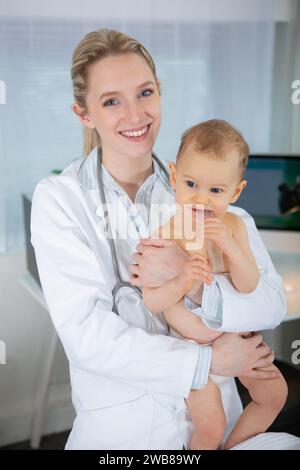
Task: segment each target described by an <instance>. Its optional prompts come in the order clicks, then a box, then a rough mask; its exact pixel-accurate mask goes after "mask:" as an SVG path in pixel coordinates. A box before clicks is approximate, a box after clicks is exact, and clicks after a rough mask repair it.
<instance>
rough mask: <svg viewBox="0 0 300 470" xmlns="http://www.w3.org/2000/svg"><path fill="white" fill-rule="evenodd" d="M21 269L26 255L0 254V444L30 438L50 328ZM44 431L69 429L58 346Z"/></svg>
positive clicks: (67, 394) (64, 374) (67, 396)
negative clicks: (0, 358) (0, 351)
mask: <svg viewBox="0 0 300 470" xmlns="http://www.w3.org/2000/svg"><path fill="white" fill-rule="evenodd" d="M25 273H26V267H25V255H24V254H23V253H21V254H14V255H0V339H1V340H4V341H5V343H6V364H5V365H1V364H0V447H1V446H2V445H7V444H10V443H13V442H18V441H23V440H27V439H29V437H30V433H31V425H32V417H33V411H34V405H35V399H36V395H37V393H38V387H39V381H40V377H41V373H40V372H41V370H42V369H43V366H44V363H45V359H46V357H47V347H48V342H49V339H50V333H51V331H52V324H51V322H50V317H49V314H48V313H47V312H46V311H45V310H44V309H43V308H42V307H40V306H39V305H38V304H37V302H36V301H35V300H34V299H33V298H32V297H31V296H30V294H29V293H28V292H27V291H26V290H25V289H24V287H23V286H22V285H21V283H20V282H19V278H20V276H22V275H23V274H25ZM51 383H52V385H51V388H50V393H49V407H48V409H47V413H46V419H45V433H47V434H49V433H52V432H57V431H61V430H66V429H70V427H71V424H72V421H73V416H74V412H73V408H72V405H71V402H70V390H69V385H68V367H67V362H66V359H65V356H64V353H63V352H62V349H61V347H59V348H58V351H57V356H56V358H55V365H54V368H53V374H52V378H51Z"/></svg>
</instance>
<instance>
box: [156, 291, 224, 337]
mask: <svg viewBox="0 0 300 470" xmlns="http://www.w3.org/2000/svg"><path fill="white" fill-rule="evenodd" d="M164 316H165V318H166V320H167V322H168V324H169V325H170V326H171V327H172V328H173V329H174V330H176V331H177V332H178V333H180V334H181V335H182V336H184V337H185V338H187V339H192V340H194V341H197V343H199V344H206V343H210V342H212V341H214V340H215V339H216V338H218V337H219V336H221V334H222V333H223V332H222V331H215V330H211V329H210V328H208V327H207V326H206V325H205V324H204V323H203V321H202V320H201V318H200V317H199V316H198V315H195V314H194V313H193V312H191V311H190V310H188V309H187V308H186V307H185V305H184V300H183V299H181V300H180V301H179V302H177V304H175V305H173V306H172V307H170V308H168V309H166V310H165V311H164Z"/></svg>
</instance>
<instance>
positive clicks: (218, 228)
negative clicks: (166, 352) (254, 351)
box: [142, 119, 287, 450]
mask: <svg viewBox="0 0 300 470" xmlns="http://www.w3.org/2000/svg"><path fill="white" fill-rule="evenodd" d="M248 153H249V149H248V145H247V144H246V142H245V141H244V139H243V137H242V136H241V134H240V133H239V132H238V131H237V130H236V129H235V128H233V127H232V126H231V125H230V124H228V123H227V122H225V121H221V120H216V119H213V120H210V121H206V122H203V123H201V124H198V125H196V126H193V127H192V128H190V129H188V130H187V131H186V132H185V133H184V135H183V137H182V141H181V145H180V147H179V151H178V154H177V159H176V165H175V164H174V163H172V162H171V163H170V183H171V186H172V187H173V189H174V190H175V192H176V204H177V206H176V207H177V211H176V213H175V215H174V216H172V217H171V219H170V220H169V221H168V222H167V223H166V224H165V225H163V226H161V227H159V229H157V231H156V232H155V233H154V234H153V235H154V236H158V237H160V238H171V239H174V240H176V242H177V243H178V245H179V246H180V247H181V248H182V249H183V250H185V251H186V252H187V254H188V255H189V258H188V259H187V261H186V263H185V266H184V269H183V271H182V273H181V274H180V275H179V276H177V277H176V278H174V279H171V280H170V281H167V282H166V283H164V284H163V285H161V286H160V287H156V288H149V287H143V289H142V293H143V299H144V302H145V304H146V305H147V307H148V308H149V309H150V310H151V311H152V313H154V314H158V313H161V312H163V313H164V316H165V318H166V320H167V322H168V324H169V325H170V326H171V327H172V328H173V330H175V331H176V332H178V333H179V334H180V335H182V336H183V337H185V338H187V339H191V340H194V341H197V342H198V343H199V344H207V343H209V342H212V341H214V339H216V338H217V337H218V336H220V335H221V334H222V333H221V332H218V331H215V330H212V329H210V328H208V327H207V326H206V325H205V324H204V322H203V321H202V320H201V318H200V317H199V316H197V315H195V314H194V313H192V312H191V311H190V310H188V309H187V308H185V306H184V300H183V299H184V296H186V295H187V296H188V297H189V298H191V299H192V300H194V301H195V302H196V303H198V304H199V305H201V300H202V292H203V285H204V283H206V284H210V283H211V282H212V271H213V272H214V273H221V272H224V273H229V275H230V278H231V282H232V283H233V285H234V287H235V288H236V289H237V291H238V292H241V293H244V294H251V292H253V291H254V290H255V289H256V286H257V284H258V281H259V270H258V268H257V265H256V261H255V258H254V256H253V254H252V252H251V249H250V246H249V241H248V234H247V229H246V227H245V225H244V223H243V221H242V219H241V218H240V217H239V216H237V215H235V214H233V213H231V212H228V206H229V204H232V203H235V202H236V201H237V200H238V198H239V196H240V194H241V192H242V191H243V189H244V188H245V187H246V184H247V182H246V181H245V180H244V179H243V174H244V170H245V167H246V165H247V161H248ZM182 214H184V217H182ZM188 215H189V216H190V225H189V226H190V228H191V230H190V232H191V233H193V232H194V234H195V235H194V239H191V235H190V233H189V236H188V237H187V236H186V234H185V231H184V230H183V220H185V218H186V216H188ZM200 221H202V222H203V223H200ZM182 232H183V233H182ZM196 234H197V235H196ZM203 236H204V243H202V244H201V243H200V242H201V237H202V239H203ZM192 242H193V243H192ZM209 247H212V248H213V247H215V249H214V250H213V251H215V252H219V253H220V254H221V256H220V257H221V260H222V261H223V262H222V263H219V267H217V268H215V269H214V266H213V263H212V259H211V254H210V253H209V250H208V249H209ZM246 301H247V296H245V302H246ZM262 314H263V312H262ZM270 368H271V369H276V367H275V366H274V365H272V366H270ZM239 380H240V381H241V383H242V384H243V385H244V386H245V387H246V388H247V389H248V391H249V393H250V396H251V399H252V401H251V403H250V404H249V405H248V406H247V407H246V408H245V409H244V411H243V413H242V415H241V417H240V418H239V420H238V421H237V423H236V424H235V426H234V428H233V430H232V432H231V433H230V435H229V436H228V438H227V440H226V442H225V445H224V448H225V449H230V448H231V447H233V446H234V445H236V444H238V443H239V442H242V441H244V440H245V439H247V438H249V437H251V436H254V435H256V434H258V433H261V432H265V431H266V430H267V428H268V427H269V426H270V425H271V424H272V422H273V421H274V419H275V418H276V416H277V415H278V413H279V412H280V410H281V409H282V407H283V406H284V403H285V401H286V397H287V385H286V382H285V380H284V378H283V376H282V375H281V374H280V375H279V376H278V377H277V378H274V379H268V380H264V379H254V378H249V377H239ZM216 382H218V378H216V377H215V376H214V377H210V378H209V380H208V383H207V385H206V386H205V387H204V388H203V389H200V390H192V391H191V392H190V394H189V396H188V398H187V406H188V409H189V411H190V414H191V418H192V421H193V424H194V433H193V435H192V439H191V443H190V448H191V449H194V450H196V449H202V450H204V449H217V448H218V447H219V446H220V443H221V441H222V438H223V434H224V430H225V426H226V418H225V413H224V409H223V404H222V398H221V392H220V389H219V386H218V385H217V383H216Z"/></svg>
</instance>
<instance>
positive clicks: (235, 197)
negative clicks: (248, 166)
mask: <svg viewBox="0 0 300 470" xmlns="http://www.w3.org/2000/svg"><path fill="white" fill-rule="evenodd" d="M246 186H247V181H246V180H242V181H241V182H240V183H239V184H238V186H237V187H236V189H235V191H234V193H233V195H232V196H231V199H230V204H233V203H234V202H236V201H237V200H238V198H239V197H240V195H241V193H242V191H243V190H244V189H245V187H246Z"/></svg>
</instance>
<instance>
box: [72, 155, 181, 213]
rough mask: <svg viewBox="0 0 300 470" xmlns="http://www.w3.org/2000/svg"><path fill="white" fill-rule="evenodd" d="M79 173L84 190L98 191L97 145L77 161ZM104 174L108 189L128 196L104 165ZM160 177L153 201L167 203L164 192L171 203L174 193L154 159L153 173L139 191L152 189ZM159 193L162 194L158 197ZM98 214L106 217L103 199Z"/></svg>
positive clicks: (104, 181) (104, 182)
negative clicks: (163, 195)
mask: <svg viewBox="0 0 300 470" xmlns="http://www.w3.org/2000/svg"><path fill="white" fill-rule="evenodd" d="M77 168H78V169H77V175H78V180H79V184H80V186H81V188H82V189H83V190H84V191H98V183H97V177H96V175H97V147H95V148H94V149H93V150H92V151H91V153H90V154H89V155H88V156H87V157H82V158H81V159H79V160H78V161H77ZM102 176H103V184H104V185H105V187H106V188H107V189H108V190H114V191H116V192H117V193H118V194H119V195H120V196H123V197H124V196H125V197H126V192H125V191H124V190H123V188H121V187H120V186H119V185H118V183H117V182H116V181H115V180H114V178H113V177H112V176H111V174H110V173H109V172H108V171H107V169H106V168H105V167H104V166H103V165H102ZM157 178H159V183H160V184H159V191H158V194H156V195H153V196H154V197H153V198H152V199H155V201H154V200H152V203H154V202H155V203H157V204H158V203H160V202H161V201H162V200H163V201H164V202H165V203H166V195H165V197H164V198H163V199H162V200H159V199H160V197H161V196H162V192H163V193H165V192H166V193H167V195H168V199H169V201H170V204H172V203H173V202H174V193H173V190H172V189H171V187H170V185H169V182H168V181H167V178H166V176H165V174H164V172H163V171H162V169H161V168H160V166H159V165H158V163H157V162H156V161H155V160H153V173H152V174H151V175H150V176H148V178H147V179H146V180H145V181H144V182H143V184H142V186H141V187H140V188H139V191H150V190H151V189H152V187H153V185H154V183H155V181H156V180H157ZM158 195H159V196H160V197H159V198H158ZM96 214H97V216H98V217H100V218H103V217H104V211H103V206H102V204H101V201H99V204H98V207H97V209H96Z"/></svg>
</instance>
